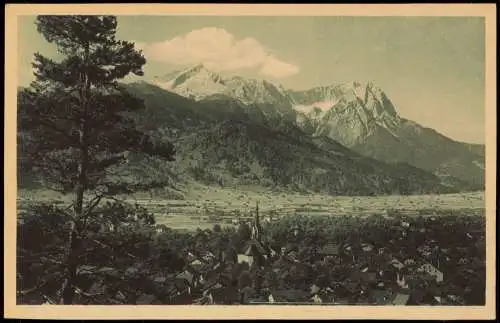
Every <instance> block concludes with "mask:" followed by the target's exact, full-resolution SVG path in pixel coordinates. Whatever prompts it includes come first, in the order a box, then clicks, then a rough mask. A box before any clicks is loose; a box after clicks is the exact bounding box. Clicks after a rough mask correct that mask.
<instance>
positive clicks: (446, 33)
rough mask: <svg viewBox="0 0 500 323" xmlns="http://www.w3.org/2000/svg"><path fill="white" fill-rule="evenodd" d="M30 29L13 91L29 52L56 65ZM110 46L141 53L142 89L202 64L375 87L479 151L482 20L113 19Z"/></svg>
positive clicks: (301, 86)
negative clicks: (122, 44) (125, 44)
mask: <svg viewBox="0 0 500 323" xmlns="http://www.w3.org/2000/svg"><path fill="white" fill-rule="evenodd" d="M34 21H35V17H34V16H24V17H20V18H19V25H18V33H19V41H18V53H19V62H18V64H19V66H18V67H19V68H18V82H19V85H21V86H24V85H28V84H29V83H30V82H31V80H32V79H33V74H32V67H31V62H32V59H33V54H34V53H35V52H40V53H41V54H44V55H46V56H49V57H52V58H55V59H57V58H58V54H57V52H56V50H55V48H54V47H53V45H52V44H49V43H47V42H46V41H45V39H44V38H43V37H42V36H41V35H40V34H38V33H37V31H36V26H35V25H34ZM117 38H118V39H123V40H129V41H134V42H135V43H136V47H138V48H140V49H142V50H143V52H144V55H145V57H146V59H147V64H146V65H145V67H144V72H145V76H144V77H143V79H144V80H148V79H152V78H154V77H156V76H162V75H164V74H166V73H168V72H171V71H172V70H178V69H183V68H185V67H189V66H193V65H196V64H199V63H203V64H204V65H205V66H206V67H207V68H208V69H211V70H213V71H215V72H221V73H225V74H236V75H241V76H246V77H254V78H263V79H267V80H269V81H271V82H273V83H275V84H281V85H283V86H284V87H285V88H290V89H295V90H305V89H309V88H311V87H314V86H319V85H332V84H337V83H343V82H352V81H358V82H362V83H365V82H374V83H375V84H376V85H377V86H379V87H380V88H381V89H382V90H383V91H384V92H385V93H386V94H387V96H388V97H389V98H390V99H391V101H392V102H393V103H394V105H395V107H396V109H397V111H398V112H399V114H400V115H401V116H402V117H405V118H408V119H410V120H413V121H416V122H418V123H420V124H421V125H423V126H426V127H430V128H433V129H435V130H437V131H439V132H440V133H442V134H444V135H446V136H449V137H451V138H453V139H455V140H459V141H464V142H471V143H481V144H484V142H485V126H484V123H485V122H484V104H485V102H484V96H485V94H484V93H485V92H484V91H485V90H484V77H485V29H484V18H481V17H395V16H393V17H345V16H344V17H335V16H320V17H307V16H295V17H292V16H276V17H272V16H269V17H266V16H254V17H252V16H238V17H231V16H118V30H117Z"/></svg>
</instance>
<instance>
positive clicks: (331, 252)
mask: <svg viewBox="0 0 500 323" xmlns="http://www.w3.org/2000/svg"><path fill="white" fill-rule="evenodd" d="M316 253H317V255H318V256H320V257H322V259H323V261H328V260H330V259H338V258H339V257H340V247H339V245H337V244H333V243H327V244H325V245H324V246H323V247H322V248H320V249H319V250H318V251H317V252H316Z"/></svg>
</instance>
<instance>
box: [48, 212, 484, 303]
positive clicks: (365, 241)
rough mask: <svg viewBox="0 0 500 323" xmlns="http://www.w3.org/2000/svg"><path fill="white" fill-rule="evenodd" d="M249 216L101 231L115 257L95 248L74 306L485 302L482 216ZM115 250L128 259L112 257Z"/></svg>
mask: <svg viewBox="0 0 500 323" xmlns="http://www.w3.org/2000/svg"><path fill="white" fill-rule="evenodd" d="M253 213H254V218H253V221H251V222H249V223H241V224H240V225H239V226H238V227H237V229H235V228H231V227H222V228H221V227H220V225H218V224H215V225H214V228H213V230H200V229H198V230H197V232H195V233H181V232H176V231H174V230H172V229H169V228H168V227H166V226H165V225H151V226H143V227H142V231H143V233H142V236H141V235H137V234H136V235H135V236H136V238H135V239H138V240H136V241H135V242H134V241H132V240H133V239H134V237H133V236H134V235H132V236H131V235H130V232H131V231H128V230H130V228H127V227H126V226H123V227H122V228H121V229H119V230H116V229H115V230H114V231H115V232H114V234H115V235H116V234H120V233H119V232H120V231H122V233H121V235H120V236H121V238H119V239H117V238H116V237H114V238H113V234H111V233H110V232H107V233H106V237H108V239H107V241H106V240H104V241H105V242H100V244H101V246H107V247H108V248H112V249H113V256H109V250H106V248H103V249H102V250H101V252H97V251H96V250H93V253H94V254H93V255H92V257H93V258H92V259H91V258H88V259H87V261H86V264H85V265H83V266H80V267H79V270H78V274H79V277H80V286H81V287H80V288H78V289H77V300H76V301H75V303H77V304H251V305H257V304H267V305H269V304H271V305H272V304H290V303H293V304H294V305H300V304H311V305H313V304H318V305H321V304H324V305H350V304H353V305H363V304H365V305H480V304H484V302H485V295H484V294H485V265H484V264H485V232H484V231H485V227H484V217H481V216H443V215H440V216H439V215H438V216H436V215H430V216H412V217H409V216H401V215H394V216H391V217H388V216H386V217H384V216H380V215H373V216H371V217H368V218H364V219H363V218H360V217H354V216H348V217H328V216H326V217H321V216H309V217H308V216H286V217H282V218H281V219H279V220H275V221H264V223H261V220H260V218H259V210H258V205H257V207H256V210H255V212H253ZM133 230H134V232H137V231H138V230H137V228H134V229H133ZM101 234H103V233H101ZM125 236H127V238H125ZM141 237H142V238H141ZM144 237H148V238H146V241H144V239H145V238H144ZM140 239H143V241H141V240H140ZM148 239H149V240H148ZM127 240H128V241H127ZM101 241H103V240H102V239H101ZM113 241H117V242H113ZM118 241H121V243H120V244H121V248H120V246H119V245H117V244H118ZM131 245H134V248H130V246H131ZM126 246H128V247H126ZM124 247H125V248H124ZM120 253H122V254H128V255H129V256H130V257H127V256H124V257H123V259H118V256H115V255H118V254H120ZM120 268H121V269H120ZM44 301H45V302H48V303H50V302H51V301H50V298H47V297H45V298H44Z"/></svg>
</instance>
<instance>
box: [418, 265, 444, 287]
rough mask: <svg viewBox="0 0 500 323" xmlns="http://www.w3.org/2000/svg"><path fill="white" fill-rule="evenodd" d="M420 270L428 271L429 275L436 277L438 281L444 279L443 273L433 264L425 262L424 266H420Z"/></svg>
mask: <svg viewBox="0 0 500 323" xmlns="http://www.w3.org/2000/svg"><path fill="white" fill-rule="evenodd" d="M418 270H419V271H423V272H426V273H428V274H429V275H431V276H432V277H434V278H435V279H436V281H437V282H438V283H440V282H442V281H443V278H444V275H443V273H442V272H441V271H440V270H439V269H437V268H436V267H434V266H433V265H431V264H428V263H427V264H423V265H422V266H420V268H418Z"/></svg>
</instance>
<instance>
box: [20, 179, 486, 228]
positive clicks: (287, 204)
mask: <svg viewBox="0 0 500 323" xmlns="http://www.w3.org/2000/svg"><path fill="white" fill-rule="evenodd" d="M181 191H182V195H181V197H180V198H179V197H176V198H175V199H172V198H170V197H165V196H162V194H161V193H155V194H154V195H150V194H148V193H137V194H134V195H130V196H124V198H125V199H126V200H127V201H128V202H132V203H137V204H140V205H142V206H144V207H146V208H147V209H148V210H149V211H150V212H151V213H153V214H154V215H155V218H156V223H158V224H165V225H167V226H168V227H170V228H172V229H179V230H189V231H193V230H196V229H197V228H200V229H207V228H212V227H213V225H214V224H215V223H219V224H220V225H221V226H234V224H233V223H232V220H233V219H241V220H246V219H248V220H250V218H251V216H252V212H253V211H254V210H255V206H256V203H257V202H258V203H259V210H260V214H261V216H262V217H263V218H266V216H269V217H272V218H274V219H275V218H277V217H283V216H287V215H292V214H300V215H331V216H341V215H357V216H370V215H373V214H379V215H383V216H389V217H390V216H392V215H395V214H404V215H424V216H425V215H443V214H457V215H462V214H464V215H474V214H477V215H481V214H483V212H484V208H485V206H484V205H485V204H484V192H470V193H460V194H441V195H407V196H402V195H388V196H328V195H321V194H298V193H289V192H275V191H272V190H265V189H262V188H258V187H239V188H221V187H214V186H202V185H189V186H186V187H182V188H181ZM34 201H37V202H38V201H46V202H54V203H57V204H68V203H69V202H70V201H71V196H61V195H58V194H56V193H54V192H50V191H46V190H44V191H42V190H38V191H32V190H31V191H28V190H20V191H19V192H18V208H19V209H22V208H23V206H25V205H27V204H28V203H30V202H34Z"/></svg>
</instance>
